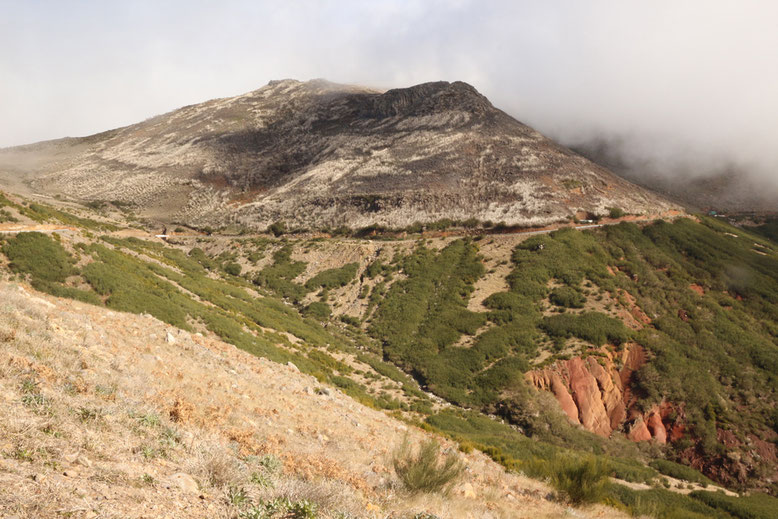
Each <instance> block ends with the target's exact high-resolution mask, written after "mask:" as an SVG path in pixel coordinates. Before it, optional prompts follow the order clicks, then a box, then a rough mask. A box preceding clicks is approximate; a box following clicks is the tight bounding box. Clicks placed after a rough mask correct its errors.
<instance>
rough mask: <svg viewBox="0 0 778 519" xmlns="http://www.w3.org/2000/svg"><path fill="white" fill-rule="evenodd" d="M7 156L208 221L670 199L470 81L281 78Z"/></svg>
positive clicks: (104, 192) (441, 214)
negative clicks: (545, 131)
mask: <svg viewBox="0 0 778 519" xmlns="http://www.w3.org/2000/svg"><path fill="white" fill-rule="evenodd" d="M31 157H35V159H36V160H34V161H32V160H30V158H31ZM4 170H8V171H10V170H13V171H14V172H15V174H18V175H21V178H25V179H26V180H27V182H28V183H31V185H32V186H33V188H34V189H35V190H36V191H39V192H44V193H49V194H63V195H66V196H70V197H75V198H80V199H87V200H108V201H114V200H115V201H120V202H124V203H129V204H134V205H135V206H136V207H137V208H138V209H139V210H140V212H141V213H142V214H143V215H144V216H151V217H155V218H157V219H162V220H165V219H167V220H174V221H178V222H182V223H188V224H193V225H210V226H214V225H215V226H218V225H223V224H226V223H239V224H243V225H246V226H249V227H254V228H264V227H265V226H267V225H268V224H270V223H272V222H274V221H277V220H284V221H285V222H286V223H287V224H288V225H289V226H291V227H295V226H306V227H318V228H321V227H324V226H333V227H336V226H339V225H348V226H351V227H362V226H367V225H374V224H378V225H388V226H405V225H409V224H411V223H414V222H415V221H420V222H425V221H434V220H438V219H441V218H451V219H460V220H461V219H468V218H478V219H480V220H484V221H486V220H491V221H493V222H506V223H508V224H520V225H530V224H545V223H551V222H554V221H558V220H561V219H564V218H566V217H567V216H570V215H573V214H576V213H577V212H581V211H585V212H592V213H599V214H603V213H605V212H607V208H608V207H620V208H622V209H624V210H625V211H628V212H633V213H650V214H656V213H659V212H662V211H664V210H667V209H671V208H672V207H673V206H672V204H670V203H669V202H667V201H666V200H664V199H662V198H660V197H659V196H657V195H655V194H653V193H651V192H649V191H647V190H645V189H642V188H639V187H637V186H636V185H634V184H631V183H629V182H627V181H625V180H623V179H621V178H619V177H617V176H615V175H613V174H612V173H611V172H610V171H608V170H607V169H605V168H602V167H600V166H597V165H595V164H594V163H592V162H590V161H588V160H587V159H585V158H583V157H581V156H579V155H577V154H575V153H573V152H572V151H570V150H568V149H566V148H564V147H562V146H559V145H557V144H555V143H554V142H552V141H550V140H549V139H547V138H545V137H543V136H542V135H540V134H539V133H538V132H536V131H535V130H533V129H532V128H529V127H528V126H525V125H524V124H522V123H520V122H519V121H517V120H515V119H513V118H512V117H510V116H508V115H507V114H505V113H504V112H502V111H500V110H498V109H497V108H495V107H494V106H492V104H491V103H490V102H489V100H488V99H486V98H485V97H484V96H482V95H481V94H479V93H478V92H477V91H476V90H475V89H474V88H473V87H472V86H470V85H467V84H465V83H462V82H454V83H448V82H443V81H441V82H435V83H425V84H422V85H416V86H413V87H409V88H401V89H395V90H389V91H387V92H379V91H375V90H371V89H367V88H362V87H355V86H347V85H336V84H333V83H329V82H327V81H323V80H314V81H309V82H299V81H294V80H284V81H274V82H271V83H270V84H268V85H267V86H265V87H263V88H260V89H259V90H255V91H253V92H249V93H247V94H244V95H241V96H237V97H232V98H226V99H216V100H212V101H208V102H205V103H202V104H198V105H192V106H187V107H184V108H181V109H179V110H176V111H173V112H170V113H168V114H164V115H161V116H158V117H154V118H152V119H149V120H147V121H144V122H142V123H139V124H135V125H132V126H127V127H125V128H119V129H116V130H112V131H109V132H105V133H102V134H98V135H94V136H91V137H86V138H82V139H62V140H58V141H50V142H46V143H39V144H36V145H30V146H24V147H17V148H10V149H7V150H0V173H2V172H3V171H4ZM0 178H2V176H0Z"/></svg>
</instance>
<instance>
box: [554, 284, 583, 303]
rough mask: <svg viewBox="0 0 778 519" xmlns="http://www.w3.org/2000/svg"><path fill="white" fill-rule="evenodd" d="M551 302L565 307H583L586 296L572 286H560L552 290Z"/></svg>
mask: <svg viewBox="0 0 778 519" xmlns="http://www.w3.org/2000/svg"><path fill="white" fill-rule="evenodd" d="M549 299H550V300H551V302H552V303H553V304H555V305H557V306H563V307H565V308H583V307H584V303H586V297H585V296H584V295H583V294H582V293H581V292H579V291H578V290H576V289H574V288H570V287H558V288H555V289H554V290H552V291H551V295H550V296H549Z"/></svg>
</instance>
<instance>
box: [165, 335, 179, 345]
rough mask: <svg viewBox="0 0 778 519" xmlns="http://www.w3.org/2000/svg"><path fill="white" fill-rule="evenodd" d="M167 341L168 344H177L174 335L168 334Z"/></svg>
mask: <svg viewBox="0 0 778 519" xmlns="http://www.w3.org/2000/svg"><path fill="white" fill-rule="evenodd" d="M165 341H167V343H168V344H175V343H176V338H175V337H174V336H173V334H172V333H170V332H167V335H166V336H165Z"/></svg>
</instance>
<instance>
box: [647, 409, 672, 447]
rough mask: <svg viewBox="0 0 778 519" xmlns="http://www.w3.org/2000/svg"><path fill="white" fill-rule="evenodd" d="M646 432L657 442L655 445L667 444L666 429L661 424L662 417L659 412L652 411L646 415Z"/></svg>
mask: <svg viewBox="0 0 778 519" xmlns="http://www.w3.org/2000/svg"><path fill="white" fill-rule="evenodd" d="M647 425H648V430H649V431H651V437H652V438H653V439H655V440H656V441H657V443H661V444H663V445H664V444H665V443H667V429H665V425H664V424H663V423H662V416H661V415H660V414H659V411H656V410H652V411H651V412H650V413H649V415H648V424H647Z"/></svg>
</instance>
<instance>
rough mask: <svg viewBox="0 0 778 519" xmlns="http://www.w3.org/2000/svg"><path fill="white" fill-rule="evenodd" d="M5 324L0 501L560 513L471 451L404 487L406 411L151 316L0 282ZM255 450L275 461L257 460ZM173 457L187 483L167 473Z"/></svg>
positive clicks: (21, 507) (211, 510)
mask: <svg viewBox="0 0 778 519" xmlns="http://www.w3.org/2000/svg"><path fill="white" fill-rule="evenodd" d="M168 331H172V333H174V334H175V335H176V338H177V340H176V342H175V344H169V343H167V342H166V341H165V340H164V337H165V335H166V333H167V332H168ZM0 338H2V342H0V511H2V514H4V515H10V516H18V517H20V518H40V517H43V518H46V517H57V518H59V517H63V516H69V517H74V518H87V517H91V518H96V517H111V518H112V517H117V518H118V517H121V518H126V517H130V518H132V517H171V518H173V517H187V518H190V517H191V518H206V517H207V518H212V517H213V518H220V517H223V518H230V517H237V514H238V513H239V512H240V510H241V508H240V507H241V506H246V503H249V502H258V500H260V499H273V498H276V497H288V498H289V499H292V500H293V501H294V500H300V499H306V500H308V501H310V502H313V503H316V504H317V505H318V508H319V511H320V513H319V516H320V517H324V518H326V517H336V515H335V514H336V513H337V512H346V513H349V514H351V516H352V517H365V518H383V517H389V516H392V517H397V518H401V517H405V516H407V515H411V516H412V515H413V514H414V513H417V512H421V511H427V512H430V513H435V514H437V515H438V516H439V517H473V518H481V517H494V518H502V517H505V518H507V517H528V516H532V517H562V516H564V515H565V509H564V508H563V507H561V506H560V505H557V504H555V503H553V502H550V501H548V500H547V499H546V496H547V495H548V493H549V490H548V488H547V487H546V486H545V485H543V484H542V483H539V482H536V481H533V480H529V479H526V478H523V477H521V476H518V475H514V474H507V473H506V472H505V471H504V470H503V469H502V468H501V467H499V466H498V465H496V464H495V463H493V462H491V461H490V460H488V459H487V458H486V457H485V456H483V455H481V454H478V453H472V454H469V455H467V456H463V457H464V459H465V462H466V465H467V471H466V473H465V477H464V478H463V480H462V483H461V484H460V485H459V486H458V487H455V488H454V489H453V492H452V493H451V495H450V496H448V497H445V498H444V497H441V496H438V495H430V496H428V497H425V498H424V499H421V498H418V497H408V496H407V494H405V493H401V492H398V490H397V489H398V485H397V482H396V480H395V478H394V476H393V475H392V472H391V469H389V454H390V449H391V448H392V446H393V445H396V444H397V443H398V442H399V441H401V439H402V437H403V436H404V435H405V434H406V431H407V429H408V427H407V426H405V425H403V424H401V423H399V422H397V421H395V420H393V419H391V418H390V417H388V416H387V415H385V414H383V413H381V412H378V411H374V410H370V409H367V408H364V407H362V406H360V405H359V404H357V403H355V402H354V401H353V400H351V399H350V398H348V397H346V396H345V395H343V394H342V393H340V392H339V391H338V390H336V389H331V391H330V393H331V394H330V395H329V396H327V395H318V394H310V393H309V392H307V391H305V388H306V387H311V386H315V385H317V384H318V383H316V382H315V381H314V380H313V379H312V378H310V377H308V376H306V375H303V374H301V373H299V372H296V371H293V370H291V369H289V368H287V367H286V366H282V365H278V364H274V363H272V362H269V361H265V360H262V359H258V358H255V357H252V356H250V355H248V354H246V353H244V352H240V351H238V350H236V349H235V348H233V347H231V346H229V345H226V344H224V343H222V342H219V341H216V340H214V339H211V338H208V337H198V336H195V335H189V334H188V333H185V332H181V331H178V330H171V329H170V328H169V327H168V326H166V325H164V324H163V323H161V322H159V321H156V320H155V319H153V318H150V317H147V316H137V315H129V314H121V313H116V312H111V311H107V310H104V309H100V308H96V307H92V306H88V305H82V304H79V303H75V302H73V301H64V300H57V299H55V298H52V297H48V296H41V295H38V294H36V293H33V292H31V291H30V290H29V289H22V288H20V287H18V286H14V285H11V284H8V283H0ZM408 434H409V436H410V437H412V439H413V441H414V442H420V441H422V440H423V439H424V438H426V437H427V435H426V434H425V433H423V432H421V431H417V430H410V431H408ZM438 441H441V442H442V443H444V444H445V445H446V446H447V447H452V445H450V444H449V443H446V442H445V441H443V440H440V439H439V440H438ZM266 455H271V456H275V457H277V458H278V459H280V460H282V462H283V467H282V468H279V469H277V470H270V469H268V466H272V465H273V464H269V465H268V463H267V462H266V460H267V459H271V458H264V457H263V456H266ZM272 459H275V458H272ZM263 460H265V461H263ZM271 468H272V467H271ZM182 472H183V473H186V474H188V475H189V476H191V477H192V478H193V479H194V481H195V482H196V487H195V490H194V492H193V493H190V492H187V491H185V490H183V489H182V488H180V487H179V486H178V485H176V484H172V483H171V476H173V475H174V474H177V473H182ZM236 503H237V504H236ZM603 510H604V509H603ZM600 511H601V510H600V509H594V511H587V514H590V515H591V514H595V515H596V513H600ZM391 514H394V515H391Z"/></svg>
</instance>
